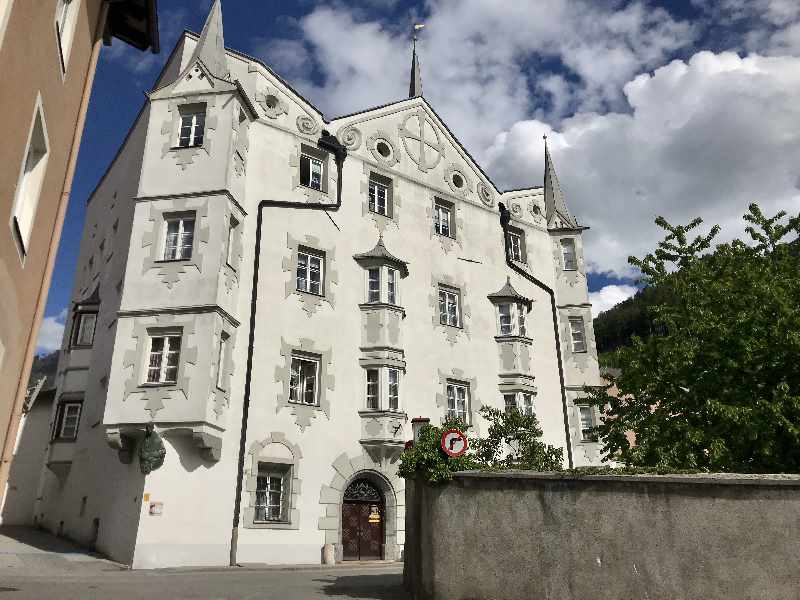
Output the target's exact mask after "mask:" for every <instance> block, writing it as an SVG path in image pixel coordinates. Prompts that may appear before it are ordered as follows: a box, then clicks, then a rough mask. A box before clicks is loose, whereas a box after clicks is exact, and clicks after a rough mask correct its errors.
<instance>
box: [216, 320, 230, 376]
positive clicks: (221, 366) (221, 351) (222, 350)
mask: <svg viewBox="0 0 800 600" xmlns="http://www.w3.org/2000/svg"><path fill="white" fill-rule="evenodd" d="M229 337H230V336H229V335H228V334H227V333H225V332H224V331H223V332H222V333H221V334H220V336H219V347H218V349H217V387H218V388H219V389H221V390H224V389H225V386H224V384H225V357H226V356H227V351H228V338H229Z"/></svg>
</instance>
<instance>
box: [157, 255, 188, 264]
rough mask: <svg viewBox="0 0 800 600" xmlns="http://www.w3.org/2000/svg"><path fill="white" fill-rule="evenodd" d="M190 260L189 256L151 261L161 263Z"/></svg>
mask: <svg viewBox="0 0 800 600" xmlns="http://www.w3.org/2000/svg"><path fill="white" fill-rule="evenodd" d="M190 260H192V258H191V257H189V258H159V259H158V260H154V261H153V263H155V264H161V263H177V262H189V261H190Z"/></svg>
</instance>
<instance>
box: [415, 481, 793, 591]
mask: <svg viewBox="0 0 800 600" xmlns="http://www.w3.org/2000/svg"><path fill="white" fill-rule="evenodd" d="M798 523H800V476H797V475H758V476H748V475H718V474H715V475H702V476H698V475H681V476H600V475H596V476H584V477H575V476H570V475H560V474H546V473H544V474H543V473H527V472H507V473H478V472H465V473H459V474H457V475H456V477H455V479H454V480H453V481H452V482H450V483H448V484H446V485H442V486H437V487H433V486H428V485H425V484H420V483H413V482H411V481H409V482H407V485H406V556H405V558H406V563H405V572H404V579H405V585H406V587H407V588H408V589H409V590H410V591H413V592H414V597H415V598H416V599H417V600H423V599H447V600H460V599H464V600H467V599H469V600H478V599H487V600H488V599H490V598H503V599H505V600H514V599H516V598H520V599H522V598H524V599H526V600H528V599H531V598H547V599H548V600H561V599H564V600H566V599H584V598H593V599H608V600H619V599H621V598H648V599H650V600H656V599H659V598H664V599H675V598H687V599H688V598H702V599H703V600H710V599H712V598H725V599H730V598H764V599H767V598H768V599H770V600H779V599H782V598H786V599H789V598H793V599H796V598H797V597H798V596H797V594H798V590H800V564H799V561H800V559H798V556H800V538H799V537H798V535H797V524H798Z"/></svg>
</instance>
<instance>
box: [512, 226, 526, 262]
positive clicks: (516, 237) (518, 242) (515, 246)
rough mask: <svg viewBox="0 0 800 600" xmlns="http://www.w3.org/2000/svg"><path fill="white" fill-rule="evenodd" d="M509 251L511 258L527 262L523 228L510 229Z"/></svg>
mask: <svg viewBox="0 0 800 600" xmlns="http://www.w3.org/2000/svg"><path fill="white" fill-rule="evenodd" d="M508 252H509V254H510V255H511V260H514V261H516V262H525V234H524V233H523V232H522V231H521V230H519V229H509V231H508Z"/></svg>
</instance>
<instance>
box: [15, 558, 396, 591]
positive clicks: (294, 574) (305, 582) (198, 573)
mask: <svg viewBox="0 0 800 600" xmlns="http://www.w3.org/2000/svg"><path fill="white" fill-rule="evenodd" d="M401 583H402V567H401V566H398V565H388V566H380V567H374V566H370V567H361V568H359V567H356V568H353V567H349V566H348V567H341V566H337V567H328V568H323V567H321V568H319V569H303V570H279V569H258V568H247V567H245V568H228V569H218V570H208V569H203V570H200V569H197V570H188V569H176V570H157V571H118V570H109V571H103V572H95V573H91V574H87V573H84V574H80V575H68V574H63V573H61V574H48V575H46V576H34V575H27V576H17V575H14V574H13V572H11V570H9V569H2V570H0V600H42V599H49V598H58V600H72V599H75V600H93V599H96V598H97V599H100V598H103V599H105V598H108V599H111V600H133V599H137V600H138V599H148V600H157V599H162V598H166V599H169V600H188V599H190V598H191V599H202V600H223V599H224V600H233V599H236V600H245V599H248V600H251V599H252V600H256V599H258V600H271V599H273V598H274V599H275V600H311V599H314V598H358V599H360V600H407V599H409V600H410V598H411V596H410V595H408V594H407V593H406V592H405V591H404V590H403V588H402V585H401Z"/></svg>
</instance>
